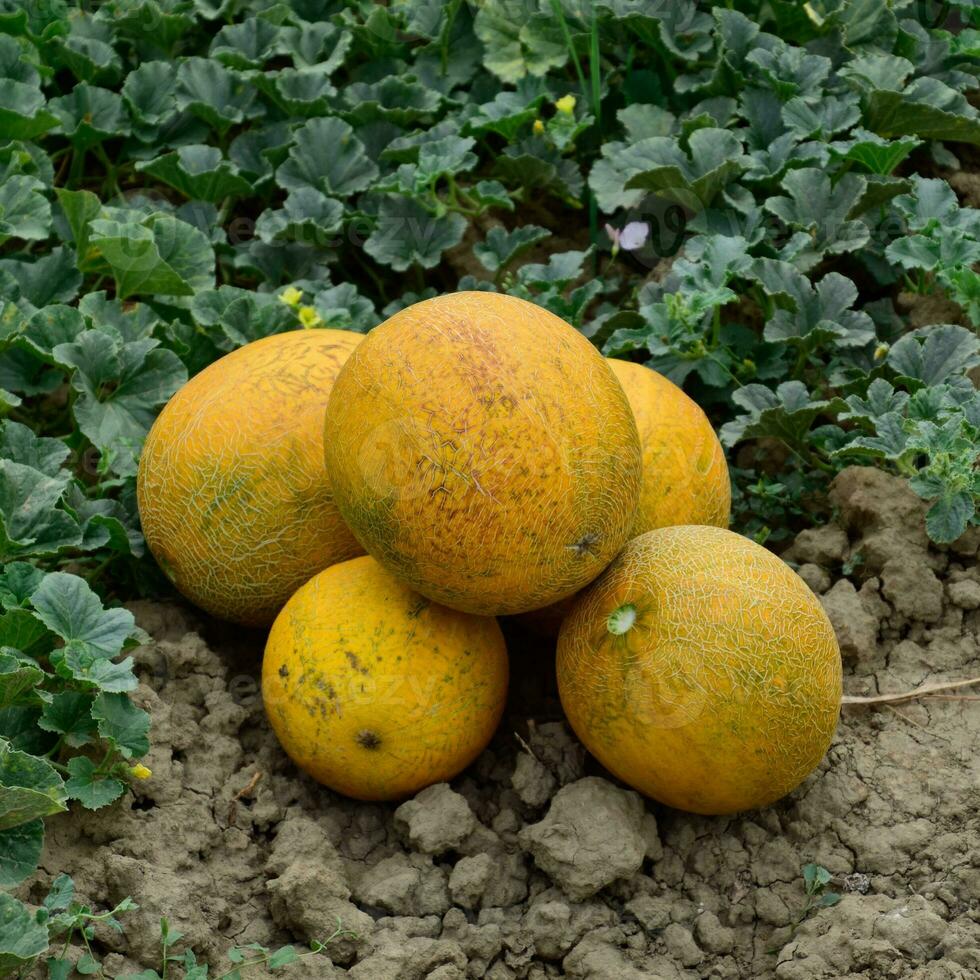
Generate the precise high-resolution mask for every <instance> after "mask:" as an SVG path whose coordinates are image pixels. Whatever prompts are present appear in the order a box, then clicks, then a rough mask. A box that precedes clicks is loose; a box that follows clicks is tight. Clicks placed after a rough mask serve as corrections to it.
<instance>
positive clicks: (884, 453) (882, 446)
mask: <svg viewBox="0 0 980 980" xmlns="http://www.w3.org/2000/svg"><path fill="white" fill-rule="evenodd" d="M908 448H909V439H908V433H907V432H906V431H905V425H904V420H903V418H902V416H901V415H900V414H899V413H898V412H895V411H891V412H885V413H884V414H882V415H879V416H878V417H877V418H875V420H874V434H873V435H858V436H856V437H855V438H853V439H852V440H851V441H850V442H848V443H847V444H846V445H844V446H843V447H842V448H841V449H840V450H839V451H838V452H839V455H841V456H845V457H846V456H849V455H851V454H852V453H853V452H854V451H855V450H860V451H863V452H865V453H870V454H871V455H872V456H874V457H877V458H879V459H887V460H892V461H895V460H899V459H901V458H902V457H903V456H904V455H905V454H906V452H907V451H908Z"/></svg>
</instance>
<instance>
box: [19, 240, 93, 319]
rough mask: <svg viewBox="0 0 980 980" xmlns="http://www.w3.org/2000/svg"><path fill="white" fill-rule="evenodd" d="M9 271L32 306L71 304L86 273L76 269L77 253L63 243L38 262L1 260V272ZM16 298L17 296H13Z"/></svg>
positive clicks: (21, 293) (22, 294) (21, 295)
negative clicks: (83, 273)
mask: <svg viewBox="0 0 980 980" xmlns="http://www.w3.org/2000/svg"><path fill="white" fill-rule="evenodd" d="M2 271H6V272H9V273H10V274H11V275H12V276H13V278H14V279H15V280H16V282H17V286H18V287H19V289H20V297H21V298H22V299H25V300H27V302H28V303H30V304H31V305H32V306H36V307H41V306H48V305H49V304H51V303H70V302H71V301H72V300H73V299H74V298H75V296H76V295H77V294H78V289H79V287H80V286H81V284H82V276H81V273H79V271H78V269H76V268H75V253H74V252H72V250H71V249H70V248H65V247H63V246H59V247H58V248H54V249H52V250H51V251H50V252H49V253H48V254H47V255H42V256H41V257H40V258H38V259H35V260H34V261H32V262H31V261H27V260H26V259H25V260H21V259H0V274H2ZM8 298H10V299H15V298H16V297H14V296H9V294H8Z"/></svg>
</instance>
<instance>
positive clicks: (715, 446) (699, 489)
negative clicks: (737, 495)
mask: <svg viewBox="0 0 980 980" xmlns="http://www.w3.org/2000/svg"><path fill="white" fill-rule="evenodd" d="M609 366H610V367H611V368H612V369H613V373H614V374H615V375H616V377H617V378H618V379H619V383H620V384H621V385H622V386H623V390H624V391H625V392H626V397H627V398H628V399H629V403H630V407H631V408H632V409H633V415H634V417H635V418H636V426H637V429H638V430H639V433H640V446H641V447H642V451H643V483H642V486H641V488H640V502H639V506H638V507H637V509H636V518H635V520H634V521H633V529H632V532H631V535H630V536H631V537H636V536H637V535H640V534H643V533H644V532H646V531H652V530H654V529H655V528H658V527H669V526H670V525H672V524H712V525H715V526H717V527H728V520H729V516H730V512H731V502H732V491H731V481H730V478H729V476H728V464H727V463H726V462H725V451H724V450H723V449H722V448H721V443H720V442H719V441H718V437H717V436H716V435H715V431H714V429H713V428H712V427H711V423H710V422H709V421H708V417H707V416H706V415H705V414H704V412H703V411H702V410H701V408H700V406H699V405H698V404H697V402H695V401H694V400H693V399H691V398H689V397H688V396H687V395H686V394H685V393H684V392H683V391H682V390H681V389H680V388H678V387H677V385H675V384H674V383H673V382H672V381H669V380H668V379H667V378H665V377H664V376H663V375H662V374H658V373H657V372H656V371H653V370H651V369H650V368H648V367H644V366H643V365H642V364H634V363H632V362H630V361H619V360H616V359H614V358H610V360H609Z"/></svg>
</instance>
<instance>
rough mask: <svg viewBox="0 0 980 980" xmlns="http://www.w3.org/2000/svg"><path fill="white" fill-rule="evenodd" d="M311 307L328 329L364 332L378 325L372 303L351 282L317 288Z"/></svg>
mask: <svg viewBox="0 0 980 980" xmlns="http://www.w3.org/2000/svg"><path fill="white" fill-rule="evenodd" d="M313 308H314V309H315V310H316V311H317V313H318V314H319V316H320V319H321V320H323V322H324V324H325V325H326V327H327V328H328V329H329V328H334V329H338V330H355V331H357V332H359V333H366V332H367V331H368V330H370V329H371V328H372V327H376V326H377V325H378V314H377V311H376V310H375V308H374V304H373V303H372V302H371V300H369V299H368V298H367V297H366V296H362V295H361V294H360V293H359V292H358V291H357V287H356V286H354V285H353V283H349V282H343V283H341V284H340V285H339V286H328V287H327V288H326V289H321V290H318V291H317V293H316V295H315V296H314V298H313Z"/></svg>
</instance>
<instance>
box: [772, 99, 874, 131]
mask: <svg viewBox="0 0 980 980" xmlns="http://www.w3.org/2000/svg"><path fill="white" fill-rule="evenodd" d="M781 116H782V121H783V122H784V123H785V124H786V126H787V127H788V128H789V131H790V132H791V133H792V134H793V135H794V136H795V137H796V138H797V139H801V140H807V139H827V138H828V137H830V136H833V135H834V134H835V133H839V132H841V131H842V130H845V129H850V128H851V126H853V125H854V124H855V123H856V122H857V121H858V120H859V119H860V118H861V106H860V105H859V104H858V101H857V99H856V98H855V97H854V96H853V95H852V96H850V97H849V98H845V97H841V96H832V95H828V96H824V97H823V98H821V99H819V100H816V101H813V100H810V99H804V98H800V97H799V96H797V97H796V98H793V99H790V100H789V102H787V103H786V104H785V105H783V106H782V109H781Z"/></svg>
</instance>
